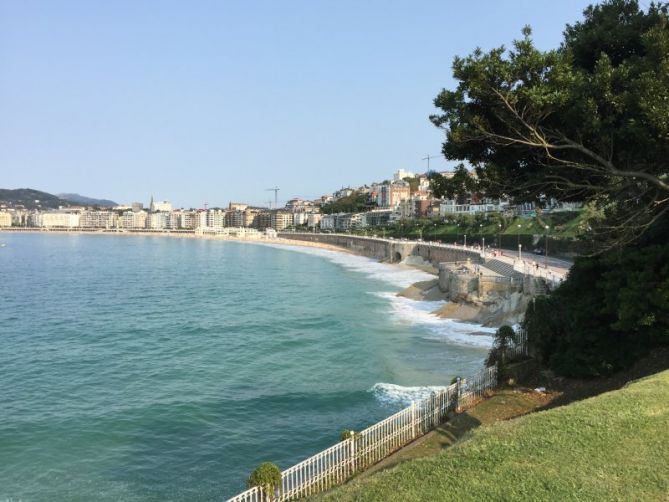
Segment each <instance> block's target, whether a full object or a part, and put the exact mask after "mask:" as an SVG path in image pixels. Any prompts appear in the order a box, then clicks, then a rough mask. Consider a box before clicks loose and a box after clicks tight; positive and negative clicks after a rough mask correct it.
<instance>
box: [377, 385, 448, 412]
mask: <svg viewBox="0 0 669 502" xmlns="http://www.w3.org/2000/svg"><path fill="white" fill-rule="evenodd" d="M445 388H446V387H439V386H433V385H425V386H419V387H403V386H401V385H395V384H393V383H377V384H374V386H373V387H372V388H371V389H369V392H371V393H372V394H374V397H375V398H376V399H377V400H378V401H380V402H382V403H385V404H389V405H393V406H395V405H402V406H409V405H410V404H411V401H418V400H420V399H425V398H427V397H430V395H431V394H432V393H433V392H438V391H441V390H444V389H445Z"/></svg>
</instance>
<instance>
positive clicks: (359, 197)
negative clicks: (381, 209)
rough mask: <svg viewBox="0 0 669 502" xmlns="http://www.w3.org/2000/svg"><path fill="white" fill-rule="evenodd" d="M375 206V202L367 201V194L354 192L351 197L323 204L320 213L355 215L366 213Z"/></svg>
mask: <svg viewBox="0 0 669 502" xmlns="http://www.w3.org/2000/svg"><path fill="white" fill-rule="evenodd" d="M375 206H376V202H371V201H369V198H368V195H367V194H365V193H361V192H357V191H354V192H353V193H352V194H351V195H348V196H346V197H342V198H341V199H337V200H335V201H332V202H328V203H326V204H323V205H322V206H321V213H323V214H333V213H357V212H360V211H367V210H369V209H371V208H373V207H375Z"/></svg>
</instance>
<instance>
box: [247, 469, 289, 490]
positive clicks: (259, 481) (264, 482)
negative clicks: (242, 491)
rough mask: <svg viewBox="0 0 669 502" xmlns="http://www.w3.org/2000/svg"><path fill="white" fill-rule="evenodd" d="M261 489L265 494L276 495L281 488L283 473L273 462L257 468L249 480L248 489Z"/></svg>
mask: <svg viewBox="0 0 669 502" xmlns="http://www.w3.org/2000/svg"><path fill="white" fill-rule="evenodd" d="M254 486H259V487H261V488H262V489H263V490H264V492H265V493H274V492H275V491H276V489H277V488H279V487H280V486H281V471H280V470H279V468H278V467H277V466H276V465H275V464H272V463H271V462H265V463H262V464H260V465H259V466H258V467H256V469H255V471H253V472H252V473H251V475H250V476H249V480H248V487H249V488H252V487H254Z"/></svg>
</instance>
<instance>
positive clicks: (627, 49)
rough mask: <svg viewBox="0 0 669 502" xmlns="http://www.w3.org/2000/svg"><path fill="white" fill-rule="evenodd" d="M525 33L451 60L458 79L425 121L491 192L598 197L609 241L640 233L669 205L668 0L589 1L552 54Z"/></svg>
mask: <svg viewBox="0 0 669 502" xmlns="http://www.w3.org/2000/svg"><path fill="white" fill-rule="evenodd" d="M523 35H524V37H523V38H522V39H521V40H517V41H515V42H513V47H512V49H510V50H507V49H505V48H504V47H500V48H497V49H494V50H491V51H490V52H483V51H481V50H479V49H477V50H475V51H474V52H473V53H472V54H471V55H469V56H467V57H465V58H456V59H455V61H454V63H453V73H454V77H455V79H456V80H457V81H458V85H457V87H456V89H455V90H443V91H442V92H441V93H440V94H439V96H438V97H437V98H436V99H435V105H436V106H437V107H438V108H440V109H441V110H442V112H443V113H441V114H438V115H433V116H432V117H430V119H431V120H432V122H433V123H434V124H435V125H437V126H438V127H441V128H444V129H445V131H446V142H445V143H444V145H443V153H444V155H445V156H446V158H448V159H451V160H466V161H468V162H469V163H471V164H472V165H473V166H474V167H475V169H476V172H477V174H478V178H479V183H480V184H481V186H482V187H483V188H484V189H485V192H486V194H488V195H490V196H500V195H507V196H511V197H513V198H514V199H515V200H517V201H519V202H520V201H535V200H538V198H539V197H540V196H543V195H545V196H550V197H555V198H556V199H558V200H563V201H575V200H578V201H585V202H591V203H593V204H594V205H595V206H596V207H598V208H599V209H601V211H602V214H603V218H602V220H601V222H600V224H599V225H598V226H596V228H595V229H596V230H597V231H598V234H599V235H600V237H602V238H603V239H604V240H605V241H606V242H607V243H608V244H609V245H618V244H624V243H627V242H631V241H633V240H635V239H636V238H638V236H639V235H640V234H642V233H643V232H645V231H646V230H647V229H648V228H649V227H650V226H652V225H653V224H655V223H656V222H657V220H658V219H661V218H665V217H666V216H667V213H668V211H669V174H668V173H669V167H668V163H669V15H668V14H667V5H666V4H651V5H650V7H649V8H648V10H647V11H642V10H641V9H640V8H639V5H638V3H637V2H636V1H632V0H609V1H607V2H605V3H603V4H601V5H598V6H593V7H589V8H588V9H586V11H585V12H584V19H583V21H581V22H579V23H576V24H574V25H573V26H568V27H567V29H566V31H565V33H564V41H563V43H562V45H561V47H559V48H558V49H555V50H551V51H545V52H544V51H540V50H538V49H537V48H536V47H535V46H534V44H533V42H532V39H531V31H530V29H529V28H525V29H524V30H523Z"/></svg>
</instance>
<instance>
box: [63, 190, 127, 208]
mask: <svg viewBox="0 0 669 502" xmlns="http://www.w3.org/2000/svg"><path fill="white" fill-rule="evenodd" d="M56 196H58V197H60V198H61V199H63V200H67V201H70V202H72V203H73V204H79V205H80V206H99V207H114V206H118V204H117V203H116V202H114V201H113V200H108V199H93V198H91V197H84V196H83V195H79V194H78V193H57V194H56Z"/></svg>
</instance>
